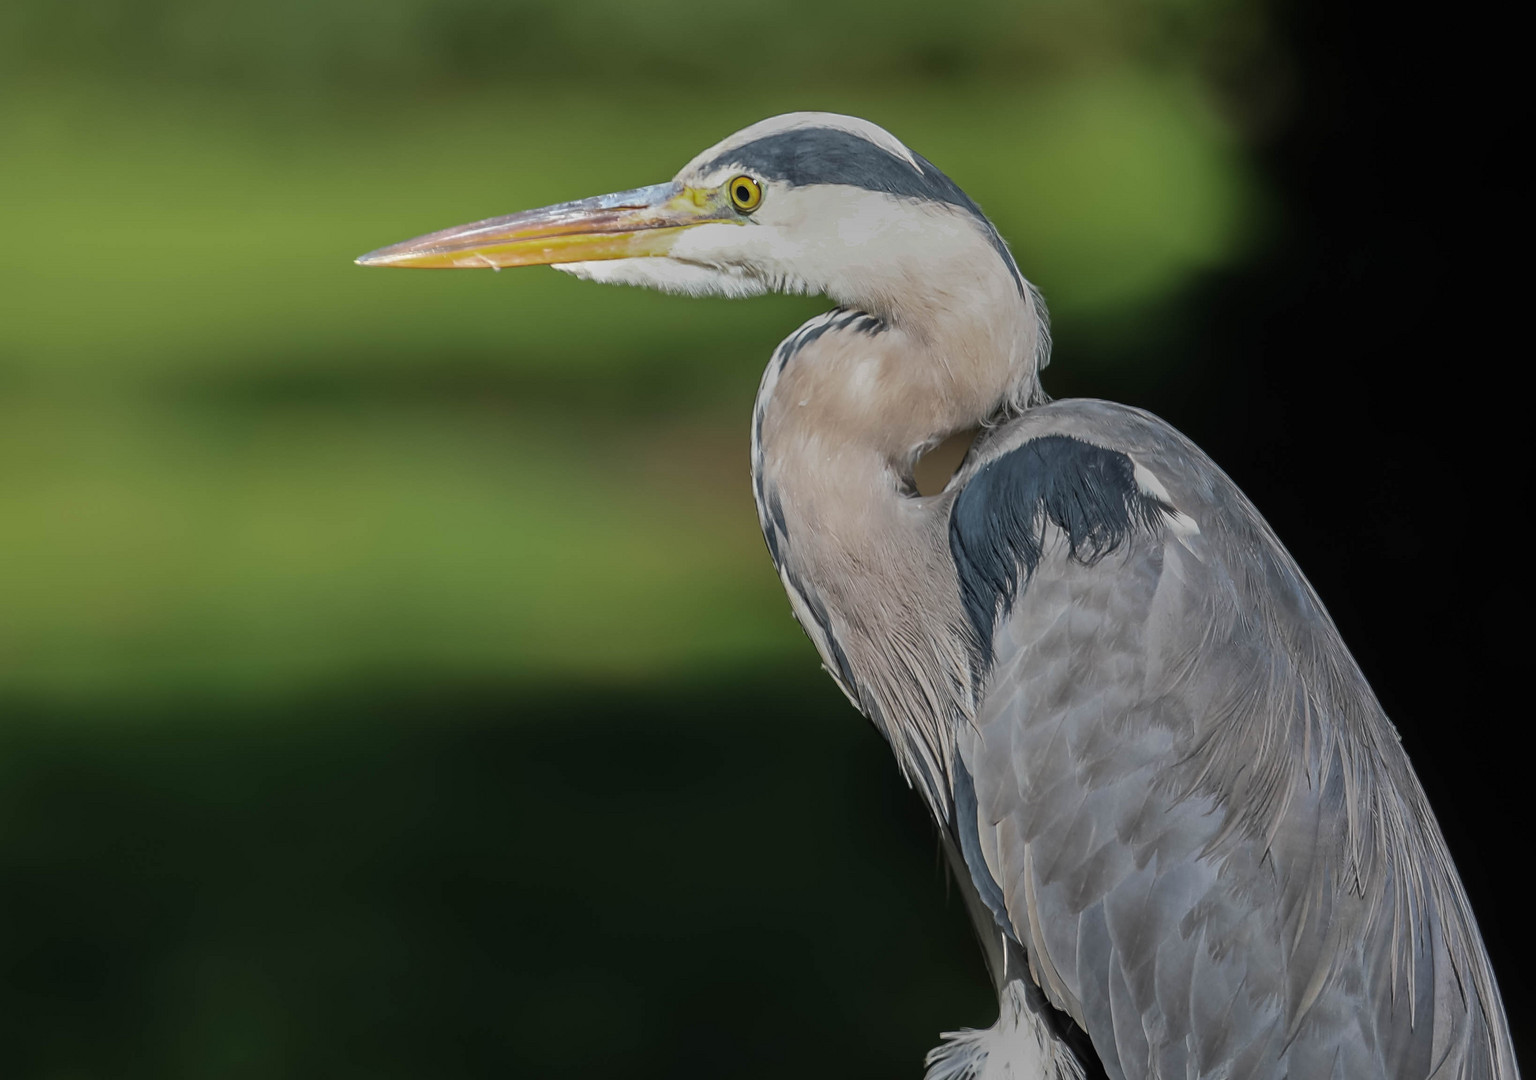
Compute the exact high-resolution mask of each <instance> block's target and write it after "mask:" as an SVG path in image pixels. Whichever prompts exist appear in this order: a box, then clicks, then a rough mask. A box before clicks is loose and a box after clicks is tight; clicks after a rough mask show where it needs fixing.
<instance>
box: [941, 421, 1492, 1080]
mask: <svg viewBox="0 0 1536 1080" xmlns="http://www.w3.org/2000/svg"><path fill="white" fill-rule="evenodd" d="M1051 440H1065V441H1063V442H1057V443H1051ZM1050 445H1054V446H1055V449H1054V450H1048V451H1041V449H1040V448H1041V447H1046V446H1050ZM1084 447H1086V448H1087V449H1082V448H1084ZM1102 453H1112V454H1114V455H1119V456H1122V457H1123V458H1124V462H1125V464H1124V466H1123V467H1108V466H1105V465H1104V463H1103V462H1102V461H1098V463H1097V464H1093V465H1092V468H1093V470H1096V472H1095V477H1096V478H1095V477H1090V478H1089V479H1087V480H1083V481H1082V482H1081V484H1078V485H1077V487H1081V486H1083V485H1096V486H1102V485H1104V484H1110V485H1118V487H1119V489H1120V490H1118V491H1117V492H1110V493H1109V494H1108V495H1107V496H1106V493H1105V492H1104V491H1098V492H1097V493H1096V494H1095V495H1094V496H1093V497H1092V498H1089V497H1087V496H1080V495H1078V494H1076V493H1075V492H1076V490H1077V488H1076V487H1074V481H1072V480H1071V477H1070V476H1067V475H1065V474H1064V475H1063V476H1061V477H1055V478H1049V477H1046V478H1042V477H1041V476H1038V475H1036V476H1034V477H1033V478H1028V477H1023V476H1022V474H1023V473H1027V472H1030V471H1031V470H1033V471H1034V472H1036V473H1039V472H1040V471H1041V470H1051V469H1056V470H1066V472H1068V473H1069V472H1070V471H1071V470H1072V469H1074V468H1078V467H1079V466H1081V465H1082V464H1083V463H1084V462H1089V463H1090V464H1091V463H1092V462H1093V461H1096V460H1097V459H1096V458H1095V454H1102ZM1010 470H1011V471H1012V473H1014V474H1020V475H1017V476H1014V477H1013V478H1012V479H1009V471H1010ZM1127 477H1130V478H1131V480H1130V481H1129V482H1128V481H1127V479H1126V478H1127ZM959 482H960V483H963V484H964V485H965V486H964V488H963V489H962V490H961V492H960V494H959V496H958V498H957V501H956V504H955V509H954V511H953V515H952V527H951V547H952V549H953V552H954V554H955V558H956V563H957V568H958V570H959V572H960V577H961V583H962V591H967V590H969V591H968V593H967V603H968V606H969V607H970V610H971V614H972V618H973V619H975V620H977V622H978V626H977V632H978V637H979V638H981V639H983V640H984V641H987V643H988V644H989V645H990V660H991V663H990V667H989V670H988V671H987V672H986V680H987V681H986V683H985V685H984V690H983V696H982V699H981V701H980V703H979V706H978V711H977V718H976V724H975V726H974V728H972V729H969V730H967V731H964V732H962V734H961V736H960V740H959V745H958V747H957V749H958V756H959V759H960V761H961V762H962V763H963V764H964V766H965V767H966V768H967V769H968V770H969V773H970V776H971V778H972V780H973V782H974V806H975V811H974V812H975V814H976V819H975V820H976V829H977V840H976V842H975V846H976V847H977V848H978V849H979V851H980V854H981V857H982V859H983V861H984V862H985V864H986V867H987V869H988V870H989V871H990V876H991V877H992V878H993V879H994V881H995V889H996V891H998V892H1000V893H1001V896H1002V903H1003V906H1004V907H1005V909H1006V920H1007V921H1008V922H1009V923H1010V924H1011V926H1012V929H1013V933H1014V934H1015V935H1016V937H1017V939H1018V941H1019V942H1021V943H1022V944H1023V945H1024V947H1025V949H1026V950H1027V952H1028V954H1029V962H1030V968H1031V972H1032V974H1033V975H1034V977H1035V980H1036V981H1037V982H1038V983H1039V985H1040V986H1041V987H1042V988H1043V989H1044V991H1045V993H1046V995H1047V996H1048V997H1049V998H1050V1000H1051V1001H1052V1003H1053V1004H1055V1005H1056V1006H1057V1007H1058V1008H1061V1009H1063V1010H1064V1011H1066V1012H1067V1013H1068V1014H1070V1015H1071V1016H1072V1017H1073V1018H1074V1019H1075V1020H1076V1021H1077V1022H1078V1023H1079V1024H1080V1025H1081V1026H1082V1027H1083V1028H1084V1029H1085V1030H1086V1031H1087V1032H1088V1034H1089V1036H1090V1037H1091V1039H1092V1041H1093V1045H1094V1047H1095V1050H1096V1052H1097V1053H1098V1054H1099V1056H1100V1058H1101V1059H1102V1061H1103V1064H1104V1067H1105V1070H1106V1072H1107V1073H1108V1074H1109V1075H1110V1076H1111V1077H1125V1078H1138V1080H1139V1078H1143V1077H1146V1078H1152V1077H1157V1078H1163V1080H1167V1078H1173V1077H1178V1078H1185V1077H1249V1076H1252V1077H1294V1078H1298V1080H1299V1078H1303V1077H1305V1078H1311V1077H1334V1076H1337V1077H1382V1078H1387V1077H1393V1078H1396V1077H1430V1076H1434V1077H1501V1078H1507V1077H1514V1076H1516V1075H1517V1070H1516V1066H1515V1063H1514V1057H1513V1052H1512V1050H1511V1045H1510V1039H1509V1034H1508V1030H1507V1026H1506V1023H1505V1021H1504V1018H1503V1011H1502V1006H1501V1005H1500V1002H1499V997H1498V990H1497V987H1496V985H1495V983H1494V979H1493V975H1492V972H1491V969H1490V967H1489V964H1488V960H1487V957H1486V955H1485V953H1484V951H1483V947H1482V943H1481V940H1480V938H1479V935H1478V932H1477V928H1476V924H1475V922H1474V920H1473V918H1472V915H1471V912H1470V909H1469V906H1468V904H1467V900H1466V897H1465V895H1464V894H1463V892H1462V889H1461V885H1460V882H1459V880H1458V879H1457V877H1456V873H1455V870H1454V868H1453V866H1452V864H1451V861H1450V857H1449V855H1448V853H1447V852H1446V849H1445V845H1444V841H1443V840H1442V838H1441V836H1440V832H1439V829H1438V827H1437V825H1436V823H1435V820H1434V817H1433V815H1432V813H1431V812H1430V810H1429V807H1428V804H1427V802H1426V800H1425V797H1424V794H1423V791H1422V789H1421V788H1420V787H1419V784H1418V781H1417V779H1416V778H1415V776H1414V775H1413V772H1412V769H1411V768H1410V766H1409V764H1408V761H1407V758H1406V756H1405V755H1404V754H1403V751H1402V749H1401V747H1400V745H1399V743H1398V741H1397V737H1396V732H1395V731H1394V730H1393V728H1392V726H1391V724H1390V723H1389V722H1388V721H1387V719H1386V717H1385V716H1384V715H1383V713H1382V711H1381V709H1380V706H1379V705H1378V703H1377V701H1376V699H1375V697H1374V695H1373V694H1372V693H1371V691H1370V688H1369V687H1368V686H1367V684H1366V683H1365V681H1364V678H1363V677H1362V675H1361V674H1360V672H1359V670H1358V668H1357V667H1356V665H1355V663H1354V661H1353V659H1352V658H1351V657H1350V655H1349V653H1348V651H1347V650H1346V649H1345V647H1344V645H1343V643H1342V642H1341V640H1340V639H1339V636H1338V634H1337V631H1336V630H1335V628H1334V626H1333V624H1332V622H1331V621H1330V620H1329V618H1328V616H1327V614H1326V613H1325V612H1324V610H1323V608H1322V606H1321V604H1320V603H1319V601H1318V600H1317V598H1316V596H1315V595H1314V594H1313V592H1312V590H1311V588H1310V586H1309V585H1308V584H1307V582H1306V581H1305V579H1304V578H1303V577H1302V576H1301V574H1300V572H1299V571H1298V570H1297V569H1296V567H1295V565H1294V563H1293V562H1292V561H1291V559H1290V557H1289V555H1288V554H1287V553H1286V552H1285V550H1284V549H1283V548H1282V547H1281V545H1280V544H1279V542H1278V541H1277V540H1276V539H1275V538H1274V536H1273V535H1272V534H1271V533H1270V531H1269V529H1268V527H1267V526H1266V525H1265V524H1264V522H1263V521H1262V519H1261V518H1260V517H1259V516H1258V514H1257V512H1256V511H1254V510H1253V509H1252V507H1251V506H1250V505H1249V504H1248V502H1247V501H1246V499H1245V498H1244V497H1243V496H1242V494H1241V493H1240V492H1239V491H1238V490H1237V489H1236V487H1235V486H1234V485H1232V483H1231V482H1230V481H1229V480H1228V479H1227V478H1226V477H1225V476H1224V475H1223V474H1222V473H1221V472H1220V470H1218V469H1217V468H1216V467H1215V466H1214V465H1213V464H1212V463H1211V462H1210V461H1209V460H1208V459H1206V458H1205V457H1204V456H1203V455H1202V454H1201V453H1200V452H1199V451H1198V450H1197V449H1196V448H1195V447H1194V446H1193V445H1191V444H1190V443H1189V442H1188V441H1187V440H1185V439H1184V438H1183V437H1182V436H1180V435H1178V434H1177V433H1176V432H1174V431H1173V430H1172V429H1170V428H1168V427H1167V426H1166V425H1164V424H1162V422H1161V421H1158V420H1156V419H1155V418H1153V417H1150V416H1148V415H1146V414H1144V413H1140V412H1138V411H1136V410H1132V409H1127V408H1124V407H1121V406H1113V405H1108V404H1105V403H1099V402H1062V403H1057V404H1054V405H1049V406H1045V407H1041V408H1038V409H1034V410H1031V411H1030V412H1029V413H1028V414H1026V416H1025V417H1024V418H1022V419H1020V420H1018V421H1016V422H1014V423H1013V424H1012V425H1010V426H1009V428H1007V429H1003V430H1001V431H999V432H997V433H995V434H994V435H993V437H992V438H991V440H990V442H989V444H988V445H987V446H985V447H984V448H983V449H982V450H981V451H979V452H978V453H977V454H976V455H975V457H974V459H973V460H972V461H971V462H970V463H969V465H968V466H967V469H966V475H964V476H962V477H961V478H960V479H959ZM1132 488H1134V490H1132ZM1053 493H1054V494H1053ZM1116 498H1120V499H1123V500H1125V501H1126V503H1127V511H1126V513H1125V514H1123V515H1118V516H1117V514H1116V513H1115V512H1112V511H1106V512H1107V513H1109V518H1106V519H1105V521H1107V522H1108V524H1107V525H1104V527H1103V528H1101V529H1100V531H1099V533H1098V541H1099V542H1097V543H1096V544H1092V545H1087V550H1085V543H1084V536H1086V535H1088V534H1089V533H1091V532H1092V529H1093V527H1094V525H1095V522H1094V521H1091V520H1086V519H1083V518H1082V515H1083V514H1086V515H1088V516H1089V517H1091V516H1092V515H1093V514H1095V513H1100V511H1099V510H1095V509H1094V506H1095V505H1099V506H1103V505H1109V504H1112V503H1113V502H1114V500H1115V499H1116ZM1021 499H1023V500H1029V499H1033V500H1035V501H1034V502H1033V503H1028V505H1025V506H1024V507H1023V508H1022V510H1021V508H1020V505H1019V500H1021ZM1052 499H1055V500H1056V502H1055V503H1053V502H1052V501H1051V500H1052ZM1010 500H1011V502H1010ZM1106 500H1107V501H1106ZM1138 500H1139V503H1138ZM1005 503H1009V504H1010V506H1011V509H1007V510H1006V511H1005V509H1004V504H1005ZM1074 507H1075V508H1076V509H1074ZM1085 508H1086V509H1085ZM1010 514H1011V515H1012V517H1011V518H1010V517H1009V515H1010ZM1074 514H1077V515H1078V516H1076V517H1074ZM1110 519H1113V520H1110ZM1100 524H1101V525H1103V522H1101V523H1100ZM1106 529H1107V530H1108V531H1107V532H1106V531H1105V530H1106ZM1021 530H1023V531H1029V530H1033V533H1034V535H1033V536H1032V537H1025V538H1024V540H1023V541H1018V538H1017V537H1016V536H1015V537H1013V538H1012V539H1010V538H1009V537H1008V536H1005V535H1003V534H1004V533H1018V532H1019V531H1021ZM1015 541H1018V542H1015ZM1031 545H1033V548H1032V549H1031ZM1001 561H1011V564H1012V572H1013V573H1014V574H1015V575H1016V580H1015V583H1014V588H1013V589H1011V590H1009V589H998V588H996V587H995V585H994V584H990V583H989V582H991V580H992V579H993V578H995V576H996V574H995V571H996V567H997V566H998V565H1000V562H1001ZM989 574H990V575H991V576H990V577H989ZM989 619H990V625H988V626H982V625H981V623H982V622H985V621H987V620H989ZM967 824H969V823H967ZM981 891H982V894H983V896H984V897H985V896H986V895H987V891H986V889H985V888H983V889H982V890H981Z"/></svg>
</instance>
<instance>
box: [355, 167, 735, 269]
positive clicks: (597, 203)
mask: <svg viewBox="0 0 1536 1080" xmlns="http://www.w3.org/2000/svg"><path fill="white" fill-rule="evenodd" d="M739 220H740V218H739V216H738V215H737V214H736V212H735V210H734V209H733V208H732V207H731V205H730V201H729V199H728V198H727V197H726V196H725V194H724V192H722V191H718V190H702V189H694V188H685V187H683V186H682V185H681V184H676V183H672V184H656V185H653V186H651V187H643V188H636V189H634V190H633V191H620V192H616V193H615V194H612V195H599V196H597V197H596V198H592V199H580V200H578V201H576V202H568V203H560V204H558V205H556V206H546V207H544V208H543V209H541V210H524V211H523V212H522V213H518V214H508V215H506V216H505V217H495V218H487V219H485V220H484V221H476V222H474V223H472V224H469V225H457V226H455V227H453V228H451V229H443V230H441V231H440V232H435V233H428V234H427V235H426V236H418V237H417V238H416V239H414V240H406V241H403V242H401V243H399V244H391V245H390V246H389V247H385V248H380V249H379V250H378V251H370V252H369V253H368V254H366V255H363V256H361V257H360V258H358V259H357V263H358V265H359V266H412V267H428V268H435V269H468V268H474V267H491V268H492V269H498V270H499V269H500V268H501V267H503V266H543V265H547V264H549V263H571V262H589V261H595V260H598V259H632V258H639V257H644V256H656V255H665V254H667V252H668V251H669V250H671V248H672V244H673V242H674V241H675V240H676V239H677V235H678V233H680V232H682V231H683V230H684V229H688V228H692V227H693V226H695V225H704V224H707V223H710V222H737V221H739Z"/></svg>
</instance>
